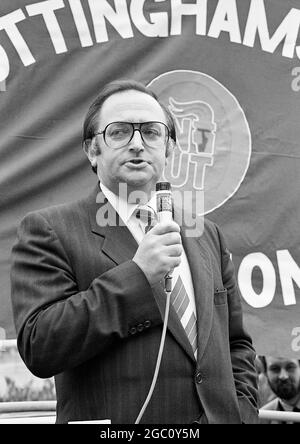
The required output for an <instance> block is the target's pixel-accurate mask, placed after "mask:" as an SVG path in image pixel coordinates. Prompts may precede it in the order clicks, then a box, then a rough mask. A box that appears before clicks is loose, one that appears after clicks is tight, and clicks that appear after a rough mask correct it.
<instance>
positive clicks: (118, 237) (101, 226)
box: [88, 185, 138, 265]
mask: <svg viewBox="0 0 300 444" xmlns="http://www.w3.org/2000/svg"><path fill="white" fill-rule="evenodd" d="M88 212H89V219H90V224H91V230H92V232H93V233H94V234H97V235H99V236H101V237H102V238H104V240H103V243H102V246H101V249H102V252H103V253H104V254H105V255H106V256H108V257H109V258H110V259H111V260H113V262H115V263H116V264H117V265H118V264H120V263H122V262H125V261H128V260H130V259H132V258H133V256H134V255H135V252H136V250H137V247H138V244H137V242H136V240H135V239H134V237H133V236H132V234H131V232H130V231H129V230H128V228H127V226H126V225H125V224H124V222H123V221H122V220H121V219H120V218H119V215H118V214H117V213H116V211H115V210H114V208H113V207H112V206H111V204H110V203H109V202H108V201H107V199H106V198H105V196H104V194H103V193H102V192H101V190H100V189H99V185H97V187H96V189H95V190H94V191H93V193H92V194H91V196H90V197H89V199H88ZM104 217H105V219H104ZM103 220H104V223H103Z"/></svg>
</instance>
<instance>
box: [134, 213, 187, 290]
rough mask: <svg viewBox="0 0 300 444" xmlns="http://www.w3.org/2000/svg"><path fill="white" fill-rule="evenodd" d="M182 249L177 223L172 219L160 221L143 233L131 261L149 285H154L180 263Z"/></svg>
mask: <svg viewBox="0 0 300 444" xmlns="http://www.w3.org/2000/svg"><path fill="white" fill-rule="evenodd" d="M182 251H183V250H182V245H181V236H180V228H179V225H178V224H177V223H176V222H173V221H170V222H161V223H158V224H157V225H155V226H154V227H153V228H152V230H151V231H149V232H148V233H147V234H146V235H145V237H144V239H143V240H142V242H141V243H140V245H139V247H138V249H137V252H136V254H135V256H134V257H133V261H134V262H135V263H136V264H137V265H138V266H139V267H140V268H141V269H142V271H143V272H144V274H145V275H146V277H147V279H148V281H149V283H150V285H154V284H156V283H157V282H159V281H160V280H161V279H163V278H164V276H165V275H166V274H167V273H168V272H169V271H170V270H172V269H173V268H175V267H177V266H178V265H179V264H180V261H181V259H180V256H181V254H182Z"/></svg>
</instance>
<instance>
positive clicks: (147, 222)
mask: <svg viewBox="0 0 300 444" xmlns="http://www.w3.org/2000/svg"><path fill="white" fill-rule="evenodd" d="M135 216H136V218H137V219H139V220H140V221H141V223H142V227H143V229H144V231H145V233H146V234H147V233H148V231H150V230H151V228H153V227H154V225H155V224H156V222H157V216H156V213H155V211H154V210H153V208H151V207H150V206H149V205H139V206H138V207H137V209H136V213H135Z"/></svg>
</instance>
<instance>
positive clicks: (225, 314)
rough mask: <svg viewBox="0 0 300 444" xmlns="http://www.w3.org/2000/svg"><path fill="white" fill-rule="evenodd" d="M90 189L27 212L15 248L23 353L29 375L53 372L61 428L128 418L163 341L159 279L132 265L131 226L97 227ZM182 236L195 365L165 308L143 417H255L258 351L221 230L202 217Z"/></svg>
mask: <svg viewBox="0 0 300 444" xmlns="http://www.w3.org/2000/svg"><path fill="white" fill-rule="evenodd" d="M98 192H99V188H98V187H97V188H96V189H95V190H94V191H93V193H92V194H91V195H90V196H89V197H88V198H86V199H82V200H80V201H78V202H75V203H72V204H67V205H60V206H55V207H52V208H47V209H44V210H41V211H37V212H34V213H30V214H28V215H27V216H26V217H25V218H24V219H23V221H22V223H21V226H20V228H19V232H18V241H17V243H16V244H15V246H14V248H13V252H12V270H11V281H12V304H13V311H14V317H15V324H16V329H17V333H18V347H19V351H20V354H21V356H22V358H23V360H24V362H25V363H26V365H27V366H28V368H29V369H30V370H31V372H32V373H33V374H35V375H37V376H38V377H42V378H44V377H45V378H46V377H52V376H53V375H55V382H56V391H57V422H59V423H64V422H68V421H74V420H82V419H85V420H92V419H107V418H108V419H111V420H112V423H134V421H135V419H136V417H137V415H138V413H139V411H140V409H141V407H142V405H143V403H144V401H145V398H146V395H147V393H148V390H149V387H150V384H151V380H152V377H153V373H154V368H155V362H156V358H157V353H158V348H159V343H160V338H161V332H162V323H163V322H162V319H163V313H164V308H165V300H166V298H165V294H164V291H163V286H162V284H161V283H159V284H157V285H156V286H155V287H153V288H151V287H150V285H149V283H148V281H147V279H146V277H145V275H144V273H143V272H142V271H141V269H140V268H139V267H138V266H137V265H136V264H135V262H133V261H132V258H133V256H134V254H135V251H136V249H137V243H136V241H135V240H134V238H133V236H132V235H131V233H130V232H129V230H128V229H127V227H125V226H121V227H108V226H107V227H100V226H99V225H97V223H96V213H97V210H99V208H100V207H101V205H103V199H102V197H103V195H102V193H101V194H100V195H98V197H100V201H102V204H101V203H100V204H97V203H96V196H97V193H98ZM98 201H99V199H98ZM182 239H183V245H184V248H185V251H186V253H187V257H188V260H189V264H190V268H191V273H192V278H193V284H194V288H195V298H196V305H197V319H198V360H197V362H196V361H195V359H194V356H193V352H192V348H191V345H190V343H189V341H188V339H187V337H186V335H185V333H184V330H183V328H182V326H181V323H180V321H179V319H178V317H177V315H176V313H175V312H174V309H173V307H171V308H170V316H169V324H168V331H167V336H166V342H165V349H164V354H163V359H162V363H161V368H160V372H159V378H158V382H157V385H156V388H155V391H154V394H153V397H152V399H151V402H150V404H149V406H148V408H147V409H146V411H145V414H144V416H143V419H142V421H141V422H144V423H149V424H150V423H154V424H155V423H156V424H159V423H169V424H175V423H182V424H187V423H191V422H193V421H199V422H200V423H201V422H204V423H205V422H209V423H240V422H242V421H243V422H257V409H256V396H257V389H256V372H255V366H254V358H255V353H254V350H253V348H252V344H251V339H250V337H249V336H248V334H247V333H246V332H245V330H244V328H243V322H242V312H241V303H240V295H239V291H238V288H237V284H236V281H235V277H234V270H233V266H232V263H231V261H230V258H229V254H228V250H227V249H226V247H225V245H224V240H223V237H222V235H221V234H220V233H219V231H218V229H217V227H216V226H215V225H214V224H213V223H211V222H208V221H206V222H205V231H204V234H203V235H202V236H201V237H199V238H188V237H186V236H185V229H184V227H183V228H182ZM217 289H219V291H217ZM220 290H221V291H220Z"/></svg>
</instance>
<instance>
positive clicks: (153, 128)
mask: <svg viewBox="0 0 300 444" xmlns="http://www.w3.org/2000/svg"><path fill="white" fill-rule="evenodd" d="M135 131H139V133H140V135H141V138H142V141H143V142H144V143H145V144H146V145H147V146H149V147H150V148H164V147H165V146H166V144H167V142H168V140H169V137H170V131H169V128H168V127H167V126H166V125H165V124H164V123H162V122H142V123H133V122H113V123H109V124H108V125H107V126H106V127H105V128H104V130H103V131H99V132H98V133H95V134H94V135H95V136H96V135H97V134H103V139H104V142H105V143H106V145H107V146H108V147H109V148H113V149H115V148H123V147H124V146H126V145H128V144H129V143H130V141H131V140H132V138H133V135H134V132H135Z"/></svg>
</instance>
